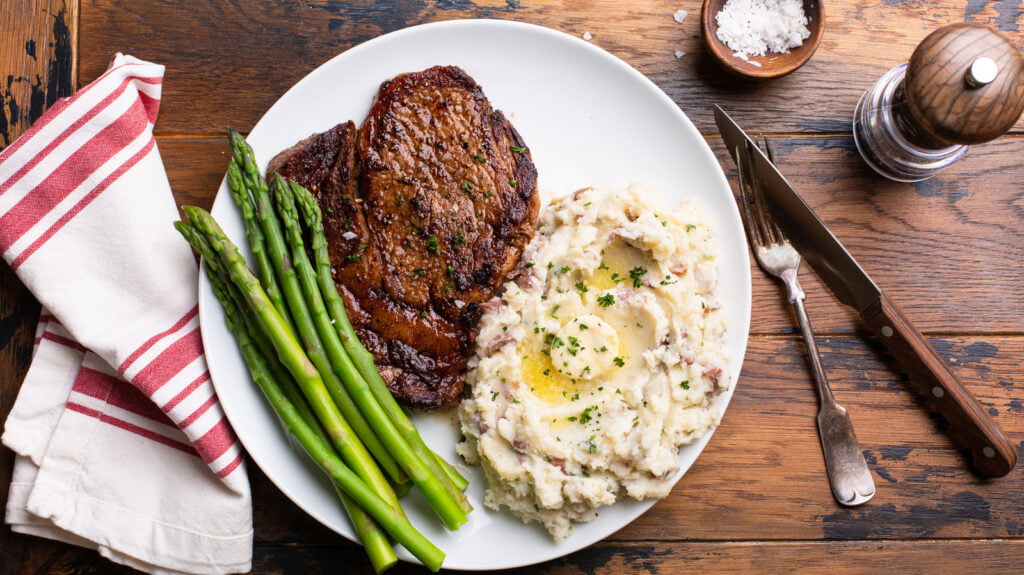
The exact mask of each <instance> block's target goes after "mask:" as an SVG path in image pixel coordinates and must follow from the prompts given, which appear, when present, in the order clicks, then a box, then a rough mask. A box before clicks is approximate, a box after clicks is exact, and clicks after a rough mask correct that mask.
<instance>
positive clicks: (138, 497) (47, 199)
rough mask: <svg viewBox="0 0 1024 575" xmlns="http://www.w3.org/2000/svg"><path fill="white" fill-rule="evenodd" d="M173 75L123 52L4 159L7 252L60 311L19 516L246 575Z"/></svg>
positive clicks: (235, 451)
mask: <svg viewBox="0 0 1024 575" xmlns="http://www.w3.org/2000/svg"><path fill="white" fill-rule="evenodd" d="M163 71H164V69H163V67H162V66H158V65H155V64H151V63H148V62H144V61H141V60H138V59H135V58H132V57H130V56H124V55H121V54H118V55H117V56H116V57H115V58H114V59H113V61H112V63H111V66H110V68H109V69H108V70H107V72H106V73H104V74H103V75H102V76H101V77H100V78H98V79H97V80H95V81H94V82H92V83H91V84H89V85H88V86H86V87H85V88H83V89H82V90H80V91H79V92H78V93H76V94H75V95H74V96H72V97H71V98H67V99H64V100H61V101H59V102H57V103H56V104H55V105H54V106H53V107H51V108H50V110H48V111H47V112H46V113H45V114H44V115H43V116H42V117H41V118H40V119H39V120H38V121H37V122H36V123H35V124H34V125H33V126H32V128H31V129H29V131H28V132H26V133H25V134H24V135H23V136H22V137H21V138H19V139H18V140H16V141H15V142H14V143H12V144H11V145H10V146H8V147H7V148H6V149H4V150H3V151H0V250H2V253H3V257H4V259H5V260H6V261H7V263H8V264H9V265H10V267H11V269H13V270H14V271H15V273H16V274H17V275H18V277H19V278H20V279H21V281H22V282H23V283H24V284H25V285H26V286H27V287H28V288H29V290H30V291H31V292H32V293H33V295H35V297H36V298H37V299H38V300H39V301H40V302H41V303H42V304H43V306H44V308H45V309H44V312H43V315H42V316H41V318H40V324H39V327H38V328H37V334H36V335H37V345H36V347H35V351H34V354H33V357H32V363H31V366H30V368H29V372H28V374H27V375H26V378H25V381H24V382H23V384H22V387H21V391H20V392H19V394H18V398H17V400H16V401H15V405H14V406H13V408H12V410H11V414H10V416H9V417H8V419H7V421H6V423H5V427H4V435H3V442H4V444H5V445H7V446H8V447H10V448H11V449H12V450H14V451H15V452H16V453H17V454H18V458H17V460H16V464H15V470H14V478H13V479H12V483H11V492H10V497H9V499H8V506H7V516H6V518H7V522H8V523H9V524H11V525H12V529H14V530H16V531H20V532H25V533H31V534H36V535H40V536H44V537H50V538H54V539H59V540H63V541H68V542H71V543H75V544H79V545H83V546H88V547H92V548H95V549H97V550H99V551H100V552H101V553H102V554H104V555H105V556H107V557H109V558H110V559H112V560H114V561H117V562H120V563H124V564H128V565H131V566H133V567H135V568H138V569H141V570H143V571H147V572H151V573H235V572H244V571H248V570H249V568H250V564H251V557H252V504H251V499H250V492H249V484H248V479H247V475H246V472H245V466H244V464H243V452H242V448H241V445H240V444H239V442H238V440H237V439H236V438H235V436H234V434H233V432H232V430H231V427H230V425H229V424H228V421H227V419H226V418H225V416H224V413H223V411H222V410H221V407H220V404H219V403H218V401H217V397H216V394H215V393H214V389H213V385H212V382H211V381H210V376H209V372H208V371H207V367H206V360H205V357H204V355H203V347H202V341H201V338H200V332H199V317H198V304H197V292H196V288H197V281H198V276H197V272H198V268H197V265H196V262H195V259H194V257H193V255H192V252H191V249H190V248H189V246H188V244H187V243H185V242H184V241H182V239H181V237H180V236H179V235H178V234H177V232H176V231H175V230H174V228H173V226H172V223H173V222H174V221H175V220H177V219H178V210H177V206H176V205H175V203H174V198H173V196H172V194H171V189H170V185H169V183H168V181H167V176H166V173H165V172H164V167H163V164H162V162H161V159H160V155H159V152H158V150H157V148H156V141H155V139H154V137H153V124H154V122H155V121H156V117H157V111H158V109H159V104H160V91H161V85H162V81H163Z"/></svg>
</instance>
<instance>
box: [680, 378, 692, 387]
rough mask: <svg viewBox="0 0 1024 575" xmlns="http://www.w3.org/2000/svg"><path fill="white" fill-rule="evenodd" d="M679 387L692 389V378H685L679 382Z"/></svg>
mask: <svg viewBox="0 0 1024 575" xmlns="http://www.w3.org/2000/svg"><path fill="white" fill-rule="evenodd" d="M679 387H681V388H683V389H690V380H684V381H683V382H682V383H680V384H679Z"/></svg>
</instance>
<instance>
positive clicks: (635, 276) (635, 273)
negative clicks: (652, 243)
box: [629, 267, 647, 288]
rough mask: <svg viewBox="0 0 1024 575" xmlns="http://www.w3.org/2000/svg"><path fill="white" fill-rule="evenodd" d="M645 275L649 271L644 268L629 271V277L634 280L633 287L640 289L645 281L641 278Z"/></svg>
mask: <svg viewBox="0 0 1024 575" xmlns="http://www.w3.org/2000/svg"><path fill="white" fill-rule="evenodd" d="M645 273H647V270H646V269H644V268H642V267H635V268H633V269H631V270H629V277H631V278H633V287H635V288H638V287H640V286H642V285H643V280H641V279H640V277H641V276H643V275H644V274H645Z"/></svg>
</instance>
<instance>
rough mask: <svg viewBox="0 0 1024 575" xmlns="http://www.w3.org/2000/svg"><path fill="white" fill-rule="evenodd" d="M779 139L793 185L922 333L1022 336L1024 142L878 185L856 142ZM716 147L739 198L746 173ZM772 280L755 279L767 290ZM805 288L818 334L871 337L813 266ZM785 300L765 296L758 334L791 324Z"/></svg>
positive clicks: (1009, 140)
mask: <svg viewBox="0 0 1024 575" xmlns="http://www.w3.org/2000/svg"><path fill="white" fill-rule="evenodd" d="M764 127H765V125H764V124H763V123H762V124H752V125H751V126H750V129H751V130H752V131H754V133H756V131H757V130H758V129H761V128H764ZM772 142H773V146H774V147H775V149H776V156H777V158H778V162H779V165H780V169H781V170H782V171H783V173H784V174H785V175H786V176H787V178H788V179H789V180H790V182H791V183H792V184H793V186H794V187H795V188H796V189H797V190H798V191H799V192H800V193H801V195H802V196H803V197H804V199H805V200H806V201H807V203H808V204H809V205H810V206H811V207H812V208H814V209H815V210H816V211H817V213H818V215H819V217H820V218H821V219H822V221H824V222H825V223H826V225H828V226H829V227H830V229H831V230H832V232H833V234H835V236H836V237H837V238H839V240H840V241H841V242H843V243H844V245H845V246H846V248H847V249H848V250H849V251H850V253H851V254H853V256H854V257H855V258H856V259H857V261H858V262H859V263H860V264H861V265H862V266H863V267H864V268H865V269H866V270H867V271H868V272H869V273H870V274H871V276H872V278H873V279H874V280H875V282H876V283H877V284H878V285H879V286H880V287H881V288H882V289H883V290H885V291H886V293H887V294H888V295H889V296H890V297H891V298H892V299H893V300H895V301H896V302H897V303H898V304H899V305H900V306H901V307H902V308H903V309H904V311H905V312H906V313H907V315H908V317H909V318H910V319H911V321H913V322H914V323H915V324H916V325H917V327H918V328H919V329H921V330H923V331H925V332H933V333H956V332H961V333H964V332H975V333H978V332H1004V333H1008V332H1012V333H1020V329H1021V325H1020V322H1019V321H1018V320H1017V318H1016V317H1015V314H1013V313H1007V310H1020V309H1024V292H1022V291H1021V290H1020V289H1019V285H1020V278H1021V277H1022V274H1024V242H1022V241H1021V230H1020V226H1019V223H1018V222H1019V221H1020V219H1021V215H1022V213H1024V212H1022V210H1024V204H1022V203H1021V198H1020V184H1019V181H1018V176H1017V174H1019V173H1020V169H1021V167H1022V166H1024V154H1021V150H1022V149H1024V139H1022V138H1020V137H1017V136H1012V137H1009V136H1008V137H1004V138H1000V139H999V140H996V141H994V142H990V143H988V144H983V145H980V146H976V147H974V148H972V149H971V150H970V151H969V152H968V154H967V156H965V157H964V159H963V160H961V161H960V162H958V163H956V164H954V165H953V166H952V167H950V168H949V169H948V170H947V171H945V172H941V173H940V174H939V175H937V176H936V177H934V178H932V179H930V180H926V181H924V182H920V183H917V184H905V183H898V182H892V181H889V180H885V179H883V178H881V177H878V176H876V175H875V174H874V173H873V172H872V171H871V170H870V168H868V167H867V166H866V165H865V164H864V163H863V161H862V160H861V159H860V157H859V156H858V154H857V151H856V147H855V145H854V143H853V138H852V136H850V135H836V136H824V137H773V139H772ZM711 143H712V146H713V147H714V149H715V150H716V152H717V153H718V155H719V159H720V161H721V163H722V166H723V167H724V168H725V169H726V173H727V174H728V176H729V178H730V181H731V182H732V185H733V187H734V189H735V186H736V183H735V166H734V164H733V163H732V161H731V160H730V159H729V158H727V157H726V152H725V148H724V146H723V145H722V144H721V142H720V140H718V139H717V138H712V139H711ZM763 276H764V274H762V273H761V272H760V271H759V270H754V271H753V277H754V278H755V281H757V280H759V279H763ZM801 282H802V284H803V285H804V288H805V290H806V291H807V305H808V309H809V311H808V313H809V314H810V316H811V318H812V320H813V322H814V325H815V327H816V328H817V329H820V330H824V331H830V332H831V331H835V332H850V331H853V330H855V329H856V330H861V331H862V330H863V329H864V328H863V326H860V325H859V323H858V321H857V319H856V316H855V314H853V312H852V310H849V309H848V308H845V307H843V306H841V305H840V304H838V302H837V301H836V300H834V298H833V297H832V295H831V293H829V292H828V291H827V289H826V288H825V287H824V286H823V284H821V283H820V282H819V281H818V280H817V278H816V277H815V276H814V274H813V272H811V271H810V270H809V268H806V267H805V268H804V272H803V273H802V275H801ZM755 285H756V284H755ZM781 293H782V292H781V291H780V290H779V289H778V287H776V289H775V290H774V291H773V290H769V291H767V292H763V291H761V292H758V294H759V295H761V296H763V297H767V301H766V300H764V299H759V298H755V302H754V303H755V310H756V312H757V313H756V315H758V316H761V318H760V319H759V320H758V321H757V322H756V323H755V326H754V330H755V331H761V330H763V329H766V328H765V324H764V323H762V322H771V323H773V324H774V323H775V322H777V321H779V319H780V318H779V317H778V316H777V315H775V314H776V313H777V312H778V310H779V309H784V308H781V307H780V306H776V305H773V304H772V303H771V302H773V301H781V295H779V294H781ZM773 294H774V295H773ZM786 313H787V315H788V313H789V312H788V310H786ZM787 323H789V325H795V323H793V322H792V321H788V322H787ZM767 330H768V331H771V329H770V328H768V329H767Z"/></svg>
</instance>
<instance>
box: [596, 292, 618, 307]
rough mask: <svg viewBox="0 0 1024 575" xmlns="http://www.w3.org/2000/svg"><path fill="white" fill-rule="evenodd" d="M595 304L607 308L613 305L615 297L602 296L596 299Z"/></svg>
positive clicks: (610, 295)
mask: <svg viewBox="0 0 1024 575" xmlns="http://www.w3.org/2000/svg"><path fill="white" fill-rule="evenodd" d="M597 303H599V304H601V307H608V306H610V305H613V304H614V303H615V296H614V295H612V294H610V293H607V294H604V295H603V296H601V297H599V298H597Z"/></svg>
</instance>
